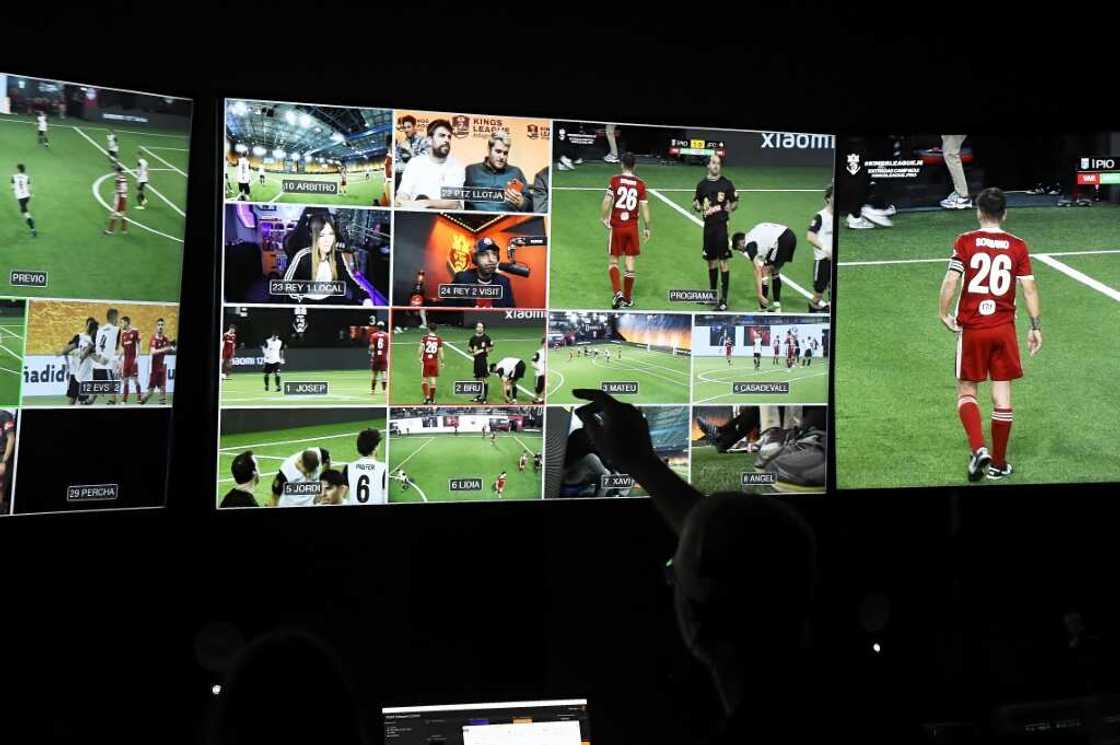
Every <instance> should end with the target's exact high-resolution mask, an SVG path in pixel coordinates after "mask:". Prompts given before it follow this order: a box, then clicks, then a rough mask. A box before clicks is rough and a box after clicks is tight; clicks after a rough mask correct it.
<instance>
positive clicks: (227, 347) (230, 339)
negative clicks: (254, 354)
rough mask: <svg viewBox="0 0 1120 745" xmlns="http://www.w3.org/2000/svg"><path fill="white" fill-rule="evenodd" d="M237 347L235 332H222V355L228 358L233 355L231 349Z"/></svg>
mask: <svg viewBox="0 0 1120 745" xmlns="http://www.w3.org/2000/svg"><path fill="white" fill-rule="evenodd" d="M236 347H237V332H236V331H227V332H225V333H224V334H222V357H225V358H226V359H229V358H230V357H232V356H233V350H234V349H235V348H236Z"/></svg>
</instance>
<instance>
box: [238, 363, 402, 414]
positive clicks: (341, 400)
mask: <svg viewBox="0 0 1120 745" xmlns="http://www.w3.org/2000/svg"><path fill="white" fill-rule="evenodd" d="M371 374H372V373H370V371H369V370H368V369H365V370H315V371H311V372H302V371H295V370H284V369H281V370H280V384H281V389H283V384H284V383H326V384H327V394H326V395H322V396H319V395H316V396H310V395H288V396H285V395H284V393H283V392H282V390H281V391H277V390H276V387H275V385H274V382H273V378H272V376H271V375H270V376H269V377H268V385H269V388H270V390H268V391H265V389H264V372H263V371H254V372H236V373H233V374H232V375H230V379H229V380H223V381H221V385H222V406H238V407H253V408H257V407H261V406H384V405H385V398H386V397H385V392H384V391H383V390H381V384H380V382H378V385H377V391H376V395H374V394H371V392H370V380H371V378H370V376H371Z"/></svg>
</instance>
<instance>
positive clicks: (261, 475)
mask: <svg viewBox="0 0 1120 745" xmlns="http://www.w3.org/2000/svg"><path fill="white" fill-rule="evenodd" d="M385 449H386V445H385V409H384V408H370V409H342V408H339V409H301V410H283V409H263V410H260V409H258V410H253V409H226V410H224V411H223V412H222V422H221V434H220V436H219V442H218V486H217V499H218V506H219V507H221V508H233V507H318V506H323V507H328V506H339V505H351V506H358V505H374V504H385V502H386V488H387V483H388V471H387V469H386V466H385Z"/></svg>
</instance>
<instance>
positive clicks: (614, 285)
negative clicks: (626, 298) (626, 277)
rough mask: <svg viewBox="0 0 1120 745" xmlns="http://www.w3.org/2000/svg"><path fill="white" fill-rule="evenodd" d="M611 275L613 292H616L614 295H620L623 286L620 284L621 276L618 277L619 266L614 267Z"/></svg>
mask: <svg viewBox="0 0 1120 745" xmlns="http://www.w3.org/2000/svg"><path fill="white" fill-rule="evenodd" d="M610 274H611V290H612V291H613V292H614V294H616V295H617V294H618V293H619V291H620V290H621V289H622V284H621V283H620V281H619V276H618V267H617V266H612V267H611V270H610Z"/></svg>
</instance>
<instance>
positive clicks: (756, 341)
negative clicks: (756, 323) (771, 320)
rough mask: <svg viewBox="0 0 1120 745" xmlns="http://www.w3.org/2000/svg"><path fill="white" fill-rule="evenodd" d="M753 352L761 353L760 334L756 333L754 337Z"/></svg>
mask: <svg viewBox="0 0 1120 745" xmlns="http://www.w3.org/2000/svg"><path fill="white" fill-rule="evenodd" d="M754 353H755V354H762V336H761V335H758V336H755V337H754Z"/></svg>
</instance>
